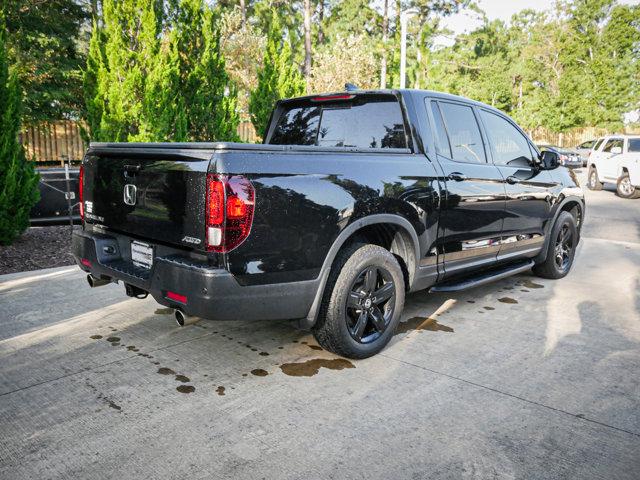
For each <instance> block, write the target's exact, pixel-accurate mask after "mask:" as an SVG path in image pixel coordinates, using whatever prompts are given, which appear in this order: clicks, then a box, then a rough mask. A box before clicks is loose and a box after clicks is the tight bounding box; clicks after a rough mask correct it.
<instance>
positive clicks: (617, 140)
mask: <svg viewBox="0 0 640 480" xmlns="http://www.w3.org/2000/svg"><path fill="white" fill-rule="evenodd" d="M623 143H624V142H623V141H622V139H620V138H612V139H611V140H609V141H608V142H607V144H606V145H605V146H604V148H603V149H602V151H603V152H607V153H611V150H612V149H613V147H620V148H622V144H623Z"/></svg>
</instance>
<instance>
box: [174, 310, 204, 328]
mask: <svg viewBox="0 0 640 480" xmlns="http://www.w3.org/2000/svg"><path fill="white" fill-rule="evenodd" d="M175 317H176V323H177V324H178V325H179V326H180V327H184V326H185V325H191V324H193V323H196V322H199V321H200V317H193V316H191V315H187V314H186V313H184V312H181V311H180V310H176V313H175Z"/></svg>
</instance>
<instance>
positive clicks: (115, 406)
mask: <svg viewBox="0 0 640 480" xmlns="http://www.w3.org/2000/svg"><path fill="white" fill-rule="evenodd" d="M107 405H109V406H110V407H111V408H113V409H114V410H118V411H120V410H122V407H121V406H120V405H118V404H117V403H115V402H113V401H111V400H109V401H108V403H107Z"/></svg>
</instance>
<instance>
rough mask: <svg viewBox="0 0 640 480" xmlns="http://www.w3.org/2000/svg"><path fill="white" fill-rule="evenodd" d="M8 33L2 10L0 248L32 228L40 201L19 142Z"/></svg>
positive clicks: (18, 112)
mask: <svg viewBox="0 0 640 480" xmlns="http://www.w3.org/2000/svg"><path fill="white" fill-rule="evenodd" d="M6 40H7V31H6V27H5V17H4V11H3V10H0V245H10V244H11V243H13V241H14V240H15V238H16V237H17V236H18V235H20V234H21V233H22V232H24V231H25V230H26V229H27V227H28V226H29V211H30V210H31V207H32V206H33V205H34V204H35V203H36V202H37V201H38V198H39V197H40V193H39V191H38V175H37V174H36V172H35V171H34V170H33V164H31V163H29V162H27V161H26V158H25V154H24V149H23V148H22V144H21V143H20V142H19V141H18V133H19V131H20V119H21V108H22V92H21V90H20V86H19V84H18V76H17V74H16V73H15V71H13V72H10V71H9V61H8V58H7V45H6Z"/></svg>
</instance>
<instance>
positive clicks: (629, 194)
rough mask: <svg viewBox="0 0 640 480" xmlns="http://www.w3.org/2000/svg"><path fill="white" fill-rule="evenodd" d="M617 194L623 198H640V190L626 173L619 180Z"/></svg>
mask: <svg viewBox="0 0 640 480" xmlns="http://www.w3.org/2000/svg"><path fill="white" fill-rule="evenodd" d="M616 193H617V194H618V196H619V197H622V198H640V189H637V188H636V187H635V186H634V185H633V184H632V183H631V179H630V178H629V174H628V173H627V172H624V173H623V174H622V176H621V177H620V178H619V179H618V184H617V185H616Z"/></svg>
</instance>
